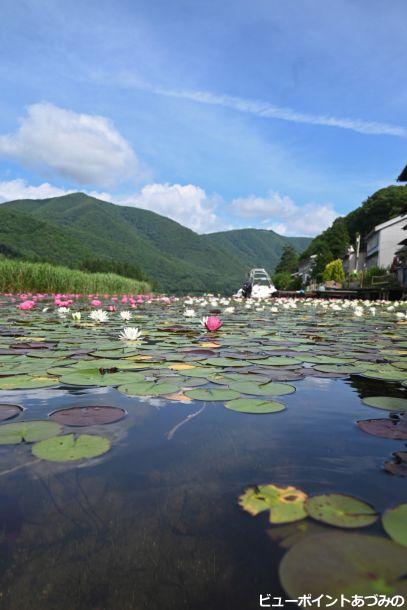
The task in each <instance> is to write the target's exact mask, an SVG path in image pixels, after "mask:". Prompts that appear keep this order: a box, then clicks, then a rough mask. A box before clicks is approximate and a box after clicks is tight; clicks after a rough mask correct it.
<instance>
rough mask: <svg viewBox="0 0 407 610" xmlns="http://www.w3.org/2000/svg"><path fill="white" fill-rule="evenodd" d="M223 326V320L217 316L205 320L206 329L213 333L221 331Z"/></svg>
mask: <svg viewBox="0 0 407 610" xmlns="http://www.w3.org/2000/svg"><path fill="white" fill-rule="evenodd" d="M221 326H222V320H221V319H220V318H218V317H216V316H209V317H208V318H205V328H206V330H209V331H211V332H213V331H215V330H219V328H220V327H221Z"/></svg>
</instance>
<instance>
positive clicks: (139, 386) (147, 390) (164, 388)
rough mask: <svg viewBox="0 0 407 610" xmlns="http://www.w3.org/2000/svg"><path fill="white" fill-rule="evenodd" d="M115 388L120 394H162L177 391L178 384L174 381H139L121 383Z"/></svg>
mask: <svg viewBox="0 0 407 610" xmlns="http://www.w3.org/2000/svg"><path fill="white" fill-rule="evenodd" d="M117 389H118V390H119V392H121V393H122V394H130V395H132V396H164V395H165V394H174V393H175V392H178V390H179V389H180V386H179V384H176V383H168V382H156V381H140V382H136V383H128V384H126V385H121V386H119V387H118V388H117Z"/></svg>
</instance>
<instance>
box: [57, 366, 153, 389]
mask: <svg viewBox="0 0 407 610" xmlns="http://www.w3.org/2000/svg"><path fill="white" fill-rule="evenodd" d="M143 379H144V374H142V373H133V372H131V371H118V372H115V373H100V371H99V370H98V369H83V370H78V371H77V372H75V373H68V374H67V375H62V376H61V377H60V379H59V380H60V382H61V383H63V384H65V385H75V386H105V387H106V386H118V385H122V384H127V383H133V382H136V381H143Z"/></svg>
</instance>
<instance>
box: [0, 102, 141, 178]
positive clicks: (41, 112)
mask: <svg viewBox="0 0 407 610" xmlns="http://www.w3.org/2000/svg"><path fill="white" fill-rule="evenodd" d="M0 155H2V156H4V157H8V158H12V159H17V160H18V161H19V162H20V163H22V164H23V165H25V166H27V167H31V168H35V169H37V170H39V171H40V172H42V173H43V174H45V175H58V176H62V177H64V178H68V179H69V180H72V181H74V182H76V183H78V184H82V185H86V184H88V185H92V184H94V185H100V186H113V185H115V184H118V183H120V182H123V181H126V180H129V179H134V178H136V177H137V176H138V175H139V174H140V173H141V169H140V165H139V162H138V160H137V157H136V154H135V152H134V150H133V149H132V147H131V146H130V144H129V143H128V142H127V141H126V140H125V139H124V138H123V136H122V135H121V134H120V133H119V132H118V131H117V130H116V128H115V126H114V125H113V123H112V122H111V121H109V120H108V119H107V118H105V117H103V116H98V115H90V114H82V113H76V112H73V111H72V110H67V109H64V108H59V107H58V106H55V105H54V104H50V103H47V102H41V103H38V104H33V105H31V106H29V107H28V108H27V115H26V116H25V117H23V118H21V119H20V126H19V128H18V129H17V131H16V132H14V133H10V134H6V135H1V136H0Z"/></svg>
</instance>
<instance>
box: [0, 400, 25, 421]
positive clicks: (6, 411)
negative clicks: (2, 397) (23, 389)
mask: <svg viewBox="0 0 407 610" xmlns="http://www.w3.org/2000/svg"><path fill="white" fill-rule="evenodd" d="M22 412H23V408H22V407H20V406H19V405H9V404H0V421H6V420H7V419H12V418H13V417H17V415H21V413H22Z"/></svg>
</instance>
